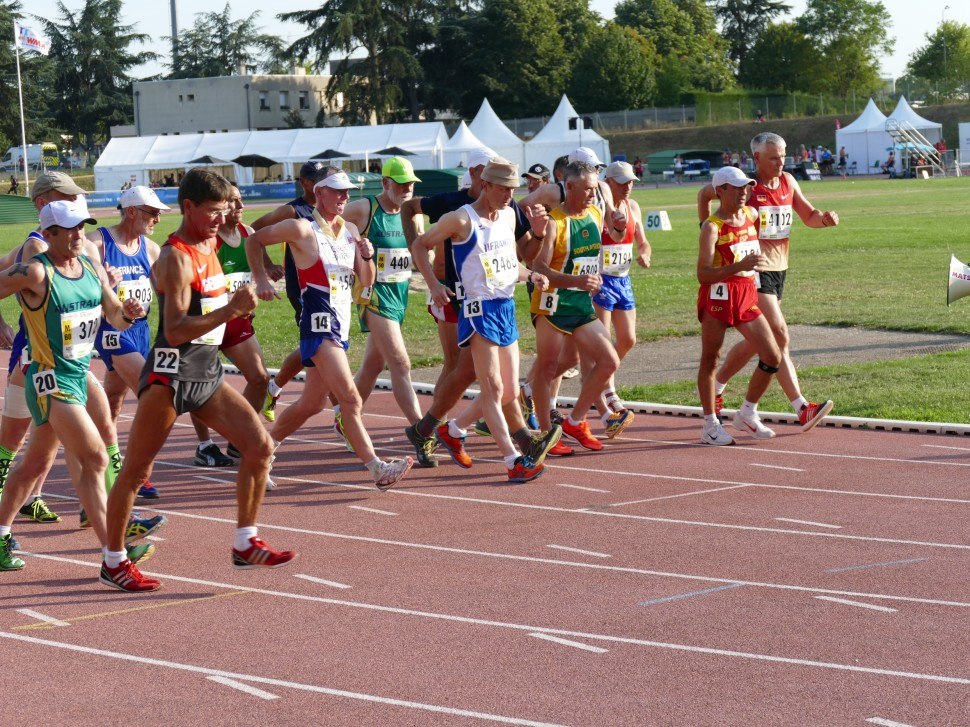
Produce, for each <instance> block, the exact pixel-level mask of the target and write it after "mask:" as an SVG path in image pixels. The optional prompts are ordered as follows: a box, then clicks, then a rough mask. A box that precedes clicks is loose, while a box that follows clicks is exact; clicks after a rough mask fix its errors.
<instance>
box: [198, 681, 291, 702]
mask: <svg viewBox="0 0 970 727" xmlns="http://www.w3.org/2000/svg"><path fill="white" fill-rule="evenodd" d="M206 679H208V680H209V681H210V682H216V683H218V684H225V685H226V686H227V687H232V688H233V689H238V690H239V691H240V692H246V694H251V695H253V696H254V697H259V698H260V699H266V700H269V699H279V698H280V695H279V694H273V693H272V692H265V691H263V690H262V689H257V688H256V687H254V686H252V685H251V684H243V683H242V682H238V681H236V680H235V679H229V678H228V677H220V676H209V677H206Z"/></svg>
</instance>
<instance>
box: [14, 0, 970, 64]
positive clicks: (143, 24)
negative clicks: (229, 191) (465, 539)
mask: <svg viewBox="0 0 970 727" xmlns="http://www.w3.org/2000/svg"><path fill="white" fill-rule="evenodd" d="M61 2H63V4H64V6H65V7H67V8H68V9H69V10H74V9H79V8H81V7H83V4H84V3H83V0H61ZM882 2H883V5H885V7H886V9H887V10H888V11H889V14H890V16H891V17H892V23H893V25H892V28H891V29H890V33H891V34H892V35H894V36H895V37H896V47H895V50H894V52H893V54H892V55H890V56H886V57H884V58H883V59H882V72H883V75H890V76H894V77H898V76H901V75H902V74H903V71H904V69H905V67H906V63H907V62H908V60H909V57H910V55H912V53H913V51H915V50H916V48H918V47H919V46H921V45H923V44H924V43H925V42H926V41H925V34H926V33H927V32H932V31H933V30H935V28H936V27H937V26H938V25H939V24H940V20H941V18H943V17H944V14H945V17H946V19H947V20H953V21H957V22H961V23H965V24H967V25H970V2H967V1H966V0H922V1H921V2H916V1H915V0H882ZM788 3H789V4H790V5H791V6H792V11H791V14H792V15H793V16H795V15H798V14H800V13H802V12H803V11H804V10H805V0H788ZM169 4H170V3H169V2H166V1H165V0H156V2H151V3H146V2H144V0H124V2H123V4H122V13H123V18H124V21H125V22H127V23H134V24H137V27H136V30H137V31H139V32H142V33H148V34H150V35H151V36H152V37H153V41H152V43H150V44H149V45H148V46H146V47H147V48H148V49H150V50H154V51H155V52H156V53H159V54H161V55H164V56H166V57H167V56H168V52H169V45H168V43H166V41H165V40H163V38H164V36H167V35H169V34H170V33H171V18H170V15H169ZM229 4H230V6H231V8H232V16H233V17H235V18H243V17H248V16H249V15H251V14H252V13H254V12H257V11H260V8H261V7H262V8H265V7H266V5H267V3H266V2H265V0H230V2H229ZM320 4H321V0H275V2H274V3H272V7H273V9H272V12H260V15H259V20H258V22H259V24H260V25H261V26H262V28H263V30H264V32H269V33H273V34H277V35H279V36H280V37H281V38H282V39H283V40H284V41H286V42H292V41H294V40H296V39H297V38H299V37H300V36H302V35H305V29H304V27H303V26H300V25H294V24H291V23H283V22H282V21H279V20H277V19H276V14H277V13H284V12H290V11H293V10H306V9H309V8H313V7H319V5H320ZM176 5H177V13H178V24H179V28H187V27H190V26H191V25H192V22H193V19H194V16H195V13H199V12H216V11H221V10H222V9H223V8H224V7H225V5H226V0H195V1H194V2H192V3H188V2H186V1H185V0H176ZM615 5H616V0H591V2H590V7H592V8H593V10H595V11H596V12H598V13H599V14H600V15H602V16H603V17H605V18H610V17H612V16H613V8H614V6H615ZM947 6H949V9H947V10H944V8H946V7H947ZM57 7H58V0H28V2H26V3H24V8H25V10H26V11H27V13H33V14H36V15H39V16H42V17H49V18H53V17H58V15H59V13H58V9H57ZM28 21H29V14H28ZM25 24H27V25H29V24H30V23H29V22H25ZM164 70H165V69H164V68H163V66H162V65H161V64H160V63H151V64H148V65H146V66H142V67H140V68H138V69H136V70H135V72H134V74H133V75H135V76H137V77H143V76H149V75H152V74H155V73H162V72H164Z"/></svg>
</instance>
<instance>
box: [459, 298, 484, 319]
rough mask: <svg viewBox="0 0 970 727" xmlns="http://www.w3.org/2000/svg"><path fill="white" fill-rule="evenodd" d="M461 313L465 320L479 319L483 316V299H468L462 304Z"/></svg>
mask: <svg viewBox="0 0 970 727" xmlns="http://www.w3.org/2000/svg"><path fill="white" fill-rule="evenodd" d="M461 312H462V315H464V316H465V318H478V316H480V315H482V313H483V310H482V299H481V298H466V299H465V301H464V302H463V303H462V304H461Z"/></svg>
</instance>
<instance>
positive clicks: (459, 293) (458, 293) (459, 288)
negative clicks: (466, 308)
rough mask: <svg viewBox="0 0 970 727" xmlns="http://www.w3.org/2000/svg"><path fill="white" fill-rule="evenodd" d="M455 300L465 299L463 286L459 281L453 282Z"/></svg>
mask: <svg viewBox="0 0 970 727" xmlns="http://www.w3.org/2000/svg"><path fill="white" fill-rule="evenodd" d="M455 300H465V286H464V285H462V284H461V283H458V282H456V283H455Z"/></svg>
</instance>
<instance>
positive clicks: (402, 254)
mask: <svg viewBox="0 0 970 727" xmlns="http://www.w3.org/2000/svg"><path fill="white" fill-rule="evenodd" d="M376 255H377V282H378V283H403V282H404V281H406V280H410V279H411V252H410V251H409V250H408V249H407V248H406V247H379V248H377V251H376Z"/></svg>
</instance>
